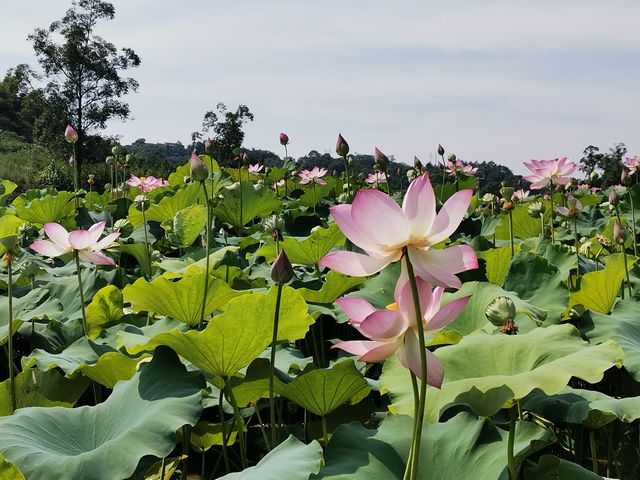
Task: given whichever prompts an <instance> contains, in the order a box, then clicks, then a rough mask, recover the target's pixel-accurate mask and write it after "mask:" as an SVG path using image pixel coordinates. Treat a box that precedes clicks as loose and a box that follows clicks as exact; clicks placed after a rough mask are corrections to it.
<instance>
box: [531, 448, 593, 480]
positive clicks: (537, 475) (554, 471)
mask: <svg viewBox="0 0 640 480" xmlns="http://www.w3.org/2000/svg"><path fill="white" fill-rule="evenodd" d="M522 476H523V478H524V480H558V479H565V478H566V479H568V480H602V477H601V476H600V475H596V474H595V473H593V472H592V471H591V470H587V469H586V468H584V467H582V466H581V465H578V464H577V463H572V462H568V461H566V460H562V459H561V458H558V457H556V456H555V455H549V454H545V455H541V456H540V459H539V460H538V464H537V465H535V466H531V465H527V466H526V467H525V468H524V471H523V473H522Z"/></svg>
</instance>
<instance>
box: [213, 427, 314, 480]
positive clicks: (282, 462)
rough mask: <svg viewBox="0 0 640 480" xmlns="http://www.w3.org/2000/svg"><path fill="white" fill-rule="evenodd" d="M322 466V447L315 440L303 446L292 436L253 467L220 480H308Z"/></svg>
mask: <svg viewBox="0 0 640 480" xmlns="http://www.w3.org/2000/svg"><path fill="white" fill-rule="evenodd" d="M322 465H323V459H322V447H321V446H320V444H319V443H318V442H316V441H315V440H314V441H312V442H311V443H310V444H309V445H305V444H304V443H302V442H301V441H300V440H298V439H297V438H296V437H294V436H293V435H290V436H289V438H287V439H286V440H285V441H284V442H282V443H281V444H280V445H278V446H277V447H276V448H274V449H273V450H272V451H271V452H269V453H268V454H267V455H266V456H265V457H264V458H263V459H262V460H260V461H259V462H258V464H257V465H256V466H255V467H249V468H245V469H244V470H243V471H241V472H235V473H230V474H228V475H225V476H224V477H222V478H221V480H267V479H274V480H275V479H285V478H286V479H287V480H309V477H310V476H311V475H313V474H315V473H318V471H320V468H321V467H322Z"/></svg>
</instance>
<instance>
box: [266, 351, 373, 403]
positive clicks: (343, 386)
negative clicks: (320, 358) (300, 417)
mask: <svg viewBox="0 0 640 480" xmlns="http://www.w3.org/2000/svg"><path fill="white" fill-rule="evenodd" d="M278 378H279V379H280V381H279V382H278V386H277V391H278V393H279V394H280V395H283V396H285V397H287V398H288V399H289V400H292V401H293V402H295V403H297V404H298V405H300V406H301V407H303V408H305V409H306V410H309V411H310V412H312V413H315V414H316V415H319V416H324V415H327V414H329V413H331V412H333V411H334V410H335V409H336V408H338V407H339V406H340V405H342V404H344V403H349V404H356V403H358V402H359V401H360V400H362V399H363V398H364V397H366V396H367V395H368V394H369V391H370V388H369V385H368V383H367V381H366V380H365V378H364V376H363V375H362V373H360V371H359V370H358V369H357V368H356V365H355V363H354V362H353V360H351V359H346V360H343V361H341V362H338V363H335V364H334V365H333V366H331V368H318V367H316V366H315V365H313V364H310V365H308V366H307V367H306V368H305V369H304V370H303V371H302V373H301V374H300V375H298V376H297V377H296V378H294V379H291V378H289V377H286V376H284V375H278Z"/></svg>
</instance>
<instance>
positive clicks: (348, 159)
mask: <svg viewBox="0 0 640 480" xmlns="http://www.w3.org/2000/svg"><path fill="white" fill-rule="evenodd" d="M347 163H348V164H349V165H351V164H353V155H347Z"/></svg>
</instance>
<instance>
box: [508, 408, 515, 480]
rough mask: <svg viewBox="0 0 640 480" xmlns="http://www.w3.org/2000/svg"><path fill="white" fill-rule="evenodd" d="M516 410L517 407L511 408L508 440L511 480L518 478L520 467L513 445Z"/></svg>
mask: <svg viewBox="0 0 640 480" xmlns="http://www.w3.org/2000/svg"><path fill="white" fill-rule="evenodd" d="M516 415H517V413H516V411H515V407H511V408H510V409H509V438H508V440H507V467H508V469H509V480H517V478H518V469H517V467H516V462H515V459H514V455H513V445H514V443H515V439H516Z"/></svg>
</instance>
